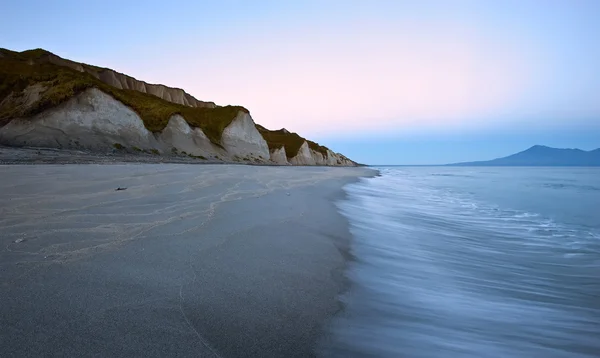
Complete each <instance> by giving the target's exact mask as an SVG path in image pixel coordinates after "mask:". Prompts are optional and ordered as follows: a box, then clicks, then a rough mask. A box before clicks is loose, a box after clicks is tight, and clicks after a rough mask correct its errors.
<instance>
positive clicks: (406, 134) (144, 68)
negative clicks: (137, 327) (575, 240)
mask: <svg viewBox="0 0 600 358" xmlns="http://www.w3.org/2000/svg"><path fill="white" fill-rule="evenodd" d="M31 9H36V11H32V10H31ZM3 10H4V12H5V13H6V14H8V15H7V16H4V18H5V21H3V22H2V23H0V33H2V34H3V35H2V39H1V43H0V46H1V47H7V48H11V49H14V50H26V49H30V48H37V47H41V48H45V49H47V50H50V51H52V52H55V53H56V54H58V55H60V56H63V57H66V58H69V59H73V60H76V61H81V62H86V63H91V64H95V65H99V66H104V67H109V68H113V69H115V70H117V71H120V72H123V73H127V74H129V75H132V76H134V77H136V78H139V79H142V80H145V81H148V82H151V83H163V84H166V85H169V86H174V87H180V88H183V89H185V90H186V91H187V92H189V93H191V94H192V95H194V96H195V97H197V98H198V99H201V100H209V101H214V102H216V103H217V104H221V105H225V104H239V105H243V106H245V107H246V108H248V109H249V110H250V111H251V113H252V116H253V118H254V119H255V121H256V122H258V123H260V124H263V125H265V126H266V127H268V128H272V129H278V128H282V127H285V128H287V129H289V130H292V131H295V132H298V133H300V134H301V135H304V136H307V137H310V138H313V139H317V140H320V141H323V143H324V144H326V145H331V146H332V147H333V148H334V149H339V150H344V151H346V152H345V154H347V155H349V156H354V158H356V159H357V160H363V161H366V162H368V161H370V160H371V159H370V158H371V157H373V155H375V154H373V155H370V154H369V153H375V152H377V151H378V148H376V146H377V145H378V143H379V142H380V141H379V139H378V138H383V137H385V138H388V139H389V140H390V141H389V143H390V145H397V146H398V148H400V147H401V145H402V143H404V144H406V143H408V142H407V141H406V140H407V139H413V138H415V135H417V134H418V135H419V136H420V137H419V138H421V139H420V140H421V142H422V143H433V142H434V141H435V140H438V139H439V140H441V139H440V138H444V140H450V141H455V140H457V138H462V139H461V143H463V144H465V143H467V141H468V140H469V139H468V138H465V137H464V134H465V133H471V134H472V136H471V137H470V138H471V139H473V140H474V141H476V142H477V143H479V142H478V141H480V139H481V138H483V136H484V135H486V133H487V134H490V133H491V134H494V133H500V132H501V133H504V134H503V136H495V134H494V136H495V137H494V136H492V137H489V138H488V140H486V141H485V143H486V144H489V143H491V141H496V144H497V148H500V149H498V151H495V152H491V151H489V152H488V153H487V154H486V155H489V156H493V155H499V154H510V152H511V151H513V150H515V149H523V148H518V147H520V146H523V145H525V144H527V145H533V144H546V145H553V144H554V145H567V146H574V147H586V146H587V147H592V146H598V145H600V143H598V140H600V139H598V140H595V139H593V138H592V137H590V133H592V132H593V131H596V133H598V132H600V66H598V64H599V63H600V40H599V39H598V34H599V33H600V21H598V14H599V13H600V1H597V0H503V1H492V0H489V1H488V0H421V1H408V0H370V1H367V0H346V1H342V0H305V1H275V0H256V1H251V0H221V1H218V2H217V1H189V0H172V1H169V2H165V1H159V0H147V1H141V0H131V1H126V2H124V1H117V0H102V1H95V0H91V1H89V2H86V5H85V6H81V2H80V1H76V0H63V1H61V2H59V3H52V4H50V3H48V2H46V1H42V0H23V1H19V2H11V3H10V4H7V5H5V6H4V8H3ZM24 18H27V19H28V21H27V25H24V24H23V21H22V19H24ZM15 29H18V31H17V30H15ZM542 129H543V130H552V131H553V132H552V133H550V132H548V133H546V134H545V135H544V136H541V135H539V131H540V130H542ZM566 131H570V132H571V134H572V136H571V137H569V138H572V140H569V141H567V140H562V141H555V140H551V139H548V138H560V137H561V136H562V135H563V134H564V133H566ZM576 132H577V133H576ZM517 134H518V135H521V137H522V141H521V142H519V143H518V144H513V145H510V141H511V140H512V138H514V137H515V135H517ZM434 136H436V137H435V138H434ZM369 138H371V139H372V140H371V142H369V143H366V142H364V140H367V139H369ZM436 138H437V139H436ZM494 138H495V139H494ZM563 138H565V137H563ZM584 138H587V139H584ZM594 138H600V133H599V134H598V135H597V136H596V137H594ZM356 140H360V141H361V142H360V143H361V144H360V146H358V144H357V143H358V142H356ZM542 141H543V142H542ZM421 142H420V143H421ZM330 143H331V144H330ZM439 143H441V142H439ZM473 143H475V142H473ZM439 145H440V148H442V150H441V152H444V153H450V152H451V150H453V148H456V146H455V145H450V146H448V147H444V145H442V144H439ZM413 146H414V145H413ZM355 148H358V149H355ZM469 148H470V149H469ZM475 148H476V149H475ZM387 152H389V150H388V151H387ZM430 152H431V157H425V156H423V157H422V158H421V159H419V158H417V157H416V156H415V157H414V161H416V162H422V161H425V160H427V161H430V160H431V161H433V160H435V161H437V160H440V161H441V160H449V161H451V160H454V159H451V158H454V157H448V158H449V159H440V158H441V157H440V156H439V155H440V150H433V149H432V150H430ZM475 152H478V153H483V152H482V147H481V145H480V144H473V146H471V147H469V146H467V145H466V144H465V151H464V152H461V153H459V152H455V156H456V157H457V160H470V159H486V158H485V157H484V158H477V157H467V156H465V154H466V155H470V154H471V153H475ZM361 156H364V158H365V159H361ZM377 158H381V155H380V154H377ZM427 158H431V159H427ZM411 160H412V159H411Z"/></svg>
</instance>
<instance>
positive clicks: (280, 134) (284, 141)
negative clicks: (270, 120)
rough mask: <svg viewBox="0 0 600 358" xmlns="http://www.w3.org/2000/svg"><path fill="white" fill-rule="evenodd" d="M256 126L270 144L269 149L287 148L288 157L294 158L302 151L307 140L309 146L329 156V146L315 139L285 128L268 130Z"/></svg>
mask: <svg viewBox="0 0 600 358" xmlns="http://www.w3.org/2000/svg"><path fill="white" fill-rule="evenodd" d="M256 128H257V129H258V131H259V132H260V134H262V136H263V138H264V139H265V141H267V144H268V145H269V149H270V150H273V149H279V148H281V147H284V148H285V155H286V156H287V157H288V158H293V157H295V156H296V155H297V154H298V151H300V147H301V146H302V144H303V143H304V142H305V141H306V142H307V143H308V147H309V148H310V149H312V150H314V151H316V152H319V153H321V154H323V156H325V157H326V156H327V147H324V146H322V145H319V144H318V143H315V142H313V141H310V140H307V139H305V138H303V137H301V136H300V135H298V134H297V133H293V132H288V131H287V130H285V129H279V130H275V131H272V130H268V129H266V128H265V127H263V126H261V125H258V124H257V125H256Z"/></svg>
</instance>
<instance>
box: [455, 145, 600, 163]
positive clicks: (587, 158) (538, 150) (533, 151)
mask: <svg viewBox="0 0 600 358" xmlns="http://www.w3.org/2000/svg"><path fill="white" fill-rule="evenodd" d="M448 165H453V166H549V167H552V166H600V148H598V149H595V150H590V151H585V150H581V149H560V148H551V147H546V146H544V145H534V146H533V147H531V148H529V149H527V150H524V151H522V152H519V153H517V154H513V155H509V156H508V157H504V158H498V159H493V160H488V161H481V162H465V163H454V164H448Z"/></svg>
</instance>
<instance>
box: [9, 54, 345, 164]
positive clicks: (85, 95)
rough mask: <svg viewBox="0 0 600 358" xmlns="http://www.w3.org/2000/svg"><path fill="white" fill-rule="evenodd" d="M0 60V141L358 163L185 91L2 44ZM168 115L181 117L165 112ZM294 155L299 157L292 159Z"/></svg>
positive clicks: (241, 110) (236, 108)
mask: <svg viewBox="0 0 600 358" xmlns="http://www.w3.org/2000/svg"><path fill="white" fill-rule="evenodd" d="M0 62H1V63H0V78H2V79H3V82H2V84H3V85H4V86H0V144H5V145H11V146H30V147H48V148H69V149H87V150H92V151H98V152H106V151H113V150H115V149H118V150H126V151H128V152H140V151H145V152H147V153H153V154H162V155H179V156H180V155H188V156H191V157H194V158H198V159H211V160H222V161H235V162H247V163H265V164H278V165H356V163H354V162H352V161H350V160H348V159H347V158H345V157H344V156H342V155H340V154H337V153H334V152H332V151H330V150H328V149H327V148H326V147H323V146H321V145H319V144H317V143H314V142H311V141H308V142H307V140H306V139H305V138H303V137H301V136H300V135H298V134H297V133H291V132H289V131H287V130H286V129H281V130H276V131H271V130H268V129H266V128H264V127H262V126H257V125H256V123H254V121H253V119H252V117H251V116H250V114H249V112H248V110H246V109H245V108H243V107H240V106H224V107H221V106H216V105H215V104H214V103H212V102H203V101H198V100H197V99H195V98H194V97H192V96H191V95H189V94H188V93H186V92H185V91H183V90H182V89H178V88H170V87H167V86H164V85H153V84H148V83H146V82H143V81H139V80H136V79H135V78H133V77H131V76H127V75H124V74H121V73H118V72H116V71H113V70H110V69H106V68H100V67H96V66H92V65H87V64H83V63H78V62H74V61H70V60H66V59H63V58H61V57H58V56H56V55H54V54H52V53H49V52H47V51H45V50H42V49H36V50H30V51H23V52H14V51H10V50H6V49H1V48H0ZM136 92H141V93H144V94H140V93H136ZM169 102H171V103H169ZM171 113H179V114H175V115H171V116H170V117H168V116H169V115H170V114H171ZM286 151H289V152H287V153H286ZM290 153H297V154H296V155H294V157H292V158H288V155H290Z"/></svg>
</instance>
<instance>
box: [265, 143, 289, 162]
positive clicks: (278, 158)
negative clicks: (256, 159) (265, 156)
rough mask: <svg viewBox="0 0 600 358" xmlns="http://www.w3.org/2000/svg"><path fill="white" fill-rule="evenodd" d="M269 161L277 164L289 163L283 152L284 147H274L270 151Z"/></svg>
mask: <svg viewBox="0 0 600 358" xmlns="http://www.w3.org/2000/svg"><path fill="white" fill-rule="evenodd" d="M269 154H270V156H271V161H272V162H273V163H275V164H279V165H290V162H288V160H287V156H286V154H285V148H284V147H281V148H276V149H273V150H271V151H270V153H269Z"/></svg>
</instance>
